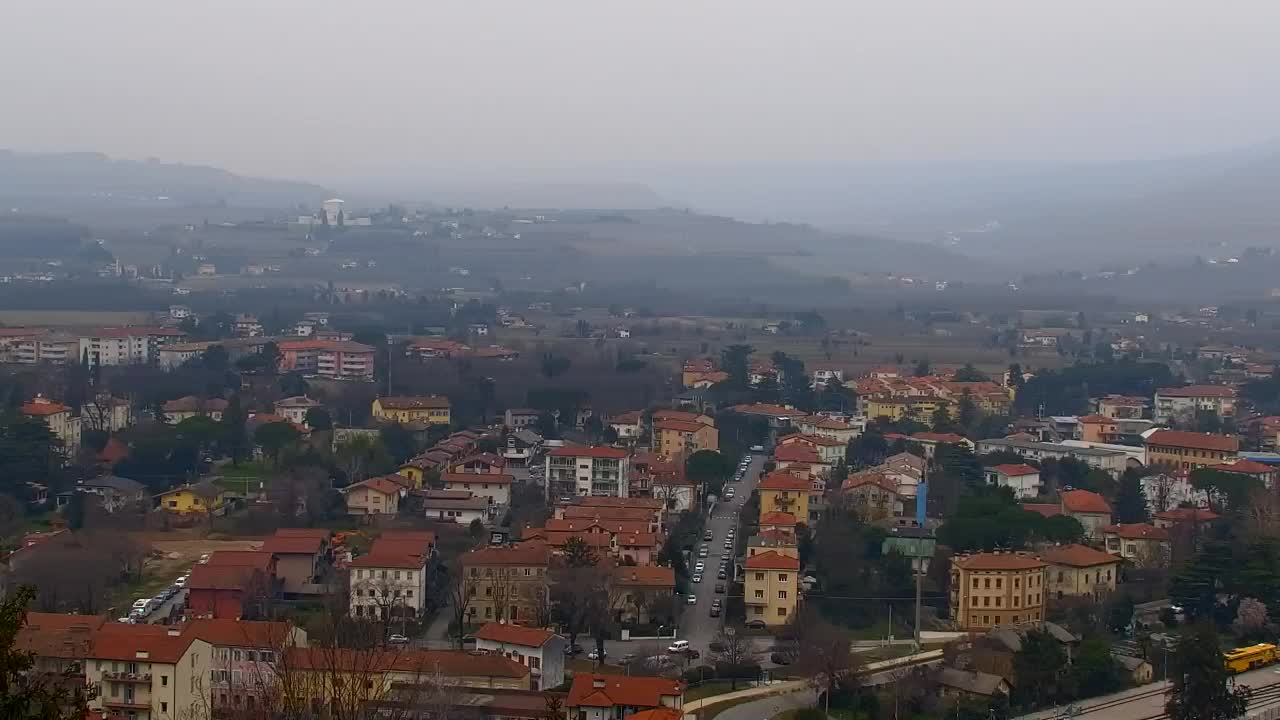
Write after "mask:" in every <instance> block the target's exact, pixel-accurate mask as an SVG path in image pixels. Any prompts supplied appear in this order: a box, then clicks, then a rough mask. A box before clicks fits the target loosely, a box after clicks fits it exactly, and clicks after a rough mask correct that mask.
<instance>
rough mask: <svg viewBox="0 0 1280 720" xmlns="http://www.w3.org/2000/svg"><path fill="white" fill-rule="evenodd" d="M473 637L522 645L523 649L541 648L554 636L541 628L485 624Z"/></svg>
mask: <svg viewBox="0 0 1280 720" xmlns="http://www.w3.org/2000/svg"><path fill="white" fill-rule="evenodd" d="M475 636H476V639H477V640H489V641H490V642H500V643H508V644H510V645H523V646H524V647H542V646H543V645H545V644H546V643H547V641H548V640H550V639H551V638H553V637H555V636H556V634H555V633H553V632H551V631H550V630H543V629H541V628H531V627H524V626H523V625H508V624H504V623H494V622H491V623H485V625H484V627H482V628H480V629H479V630H477V631H476V633H475Z"/></svg>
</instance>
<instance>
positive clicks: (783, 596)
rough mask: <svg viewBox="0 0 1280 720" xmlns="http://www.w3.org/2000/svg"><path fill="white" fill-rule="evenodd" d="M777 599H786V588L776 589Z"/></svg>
mask: <svg viewBox="0 0 1280 720" xmlns="http://www.w3.org/2000/svg"><path fill="white" fill-rule="evenodd" d="M778 599H779V600H786V599H787V591H786V590H779V591H778Z"/></svg>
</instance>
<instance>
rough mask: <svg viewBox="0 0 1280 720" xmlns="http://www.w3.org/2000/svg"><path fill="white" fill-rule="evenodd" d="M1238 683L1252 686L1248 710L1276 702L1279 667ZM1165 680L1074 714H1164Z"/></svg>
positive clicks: (1034, 717) (1116, 718) (1106, 719)
mask: <svg viewBox="0 0 1280 720" xmlns="http://www.w3.org/2000/svg"><path fill="white" fill-rule="evenodd" d="M1234 679H1235V682H1236V684H1238V685H1247V686H1249V687H1250V688H1253V691H1254V695H1255V697H1254V699H1253V700H1251V701H1250V702H1249V710H1250V711H1254V710H1257V709H1258V708H1262V707H1270V706H1272V705H1275V704H1276V703H1277V702H1280V698H1278V697H1277V696H1276V694H1275V693H1276V690H1277V689H1280V670H1277V669H1276V668H1275V667H1266V668H1261V669H1258V670H1253V671H1251V672H1246V673H1241V674H1239V675H1236V676H1235V678H1234ZM1167 687H1168V684H1167V683H1164V682H1158V683H1149V684H1147V685H1142V686H1139V687H1136V688H1133V689H1130V690H1125V691H1123V692H1118V693H1114V694H1112V695H1103V696H1102V697H1096V698H1090V699H1088V700H1081V701H1080V702H1077V703H1075V705H1074V708H1075V714H1076V715H1077V716H1085V717H1087V718H1088V720H1133V718H1152V719H1155V718H1161V717H1167V716H1166V715H1165V712H1164V704H1165V701H1166V700H1167V699H1168V698H1167V697H1166V695H1165V691H1166V688H1167ZM1064 715H1065V708H1062V707H1057V708H1051V709H1049V710H1042V711H1040V712H1037V713H1032V714H1030V715H1023V716H1021V717H1020V718H1019V720H1057V719H1058V718H1062V717H1064Z"/></svg>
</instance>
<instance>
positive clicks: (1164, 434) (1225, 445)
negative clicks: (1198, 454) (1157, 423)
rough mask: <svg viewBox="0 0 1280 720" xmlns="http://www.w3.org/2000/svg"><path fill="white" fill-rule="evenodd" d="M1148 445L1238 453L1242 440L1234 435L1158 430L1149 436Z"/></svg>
mask: <svg viewBox="0 0 1280 720" xmlns="http://www.w3.org/2000/svg"><path fill="white" fill-rule="evenodd" d="M1147 445H1148V446H1151V445H1169V446H1173V447H1189V448H1195V449H1197V450H1214V451H1217V452H1238V451H1239V450H1240V439H1239V438H1237V437H1235V436H1232V435H1214V434H1213V433H1198V432H1189V431H1187V430H1157V431H1155V432H1153V433H1151V434H1150V435H1148V436H1147Z"/></svg>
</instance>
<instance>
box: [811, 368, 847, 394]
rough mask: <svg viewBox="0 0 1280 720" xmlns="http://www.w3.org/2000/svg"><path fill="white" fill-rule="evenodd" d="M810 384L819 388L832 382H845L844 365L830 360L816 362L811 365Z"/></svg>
mask: <svg viewBox="0 0 1280 720" xmlns="http://www.w3.org/2000/svg"><path fill="white" fill-rule="evenodd" d="M808 370H809V386H810V387H814V388H817V387H819V386H826V385H829V384H831V383H836V384H838V385H842V384H844V366H842V365H837V364H835V363H828V362H815V363H812V364H810V365H809V367H808Z"/></svg>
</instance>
